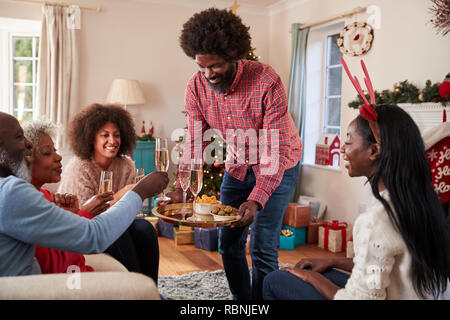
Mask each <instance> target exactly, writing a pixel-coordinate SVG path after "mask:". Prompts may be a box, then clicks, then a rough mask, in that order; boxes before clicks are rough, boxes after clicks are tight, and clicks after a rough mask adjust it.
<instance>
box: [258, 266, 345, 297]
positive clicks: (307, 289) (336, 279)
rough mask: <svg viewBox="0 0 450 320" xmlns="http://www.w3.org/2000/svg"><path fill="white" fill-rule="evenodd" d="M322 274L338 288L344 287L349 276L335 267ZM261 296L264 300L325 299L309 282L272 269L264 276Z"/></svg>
mask: <svg viewBox="0 0 450 320" xmlns="http://www.w3.org/2000/svg"><path fill="white" fill-rule="evenodd" d="M309 269H311V268H309ZM322 274H323V275H324V276H325V277H326V278H327V279H328V280H330V281H331V282H333V283H334V284H335V285H337V286H338V287H340V288H343V287H345V284H346V283H347V280H348V278H349V277H350V275H348V274H346V273H344V272H340V271H338V270H335V269H328V270H327V271H325V272H324V273H322ZM263 298H264V299H265V300H325V297H324V296H322V295H321V294H320V293H319V292H318V291H317V290H316V289H315V288H314V287H313V286H312V285H311V284H309V283H307V282H305V281H303V280H302V279H300V278H298V277H296V276H294V275H293V274H290V273H289V272H287V271H282V270H277V271H274V272H272V273H271V274H269V275H267V277H265V279H264V285H263Z"/></svg>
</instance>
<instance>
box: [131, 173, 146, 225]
mask: <svg viewBox="0 0 450 320" xmlns="http://www.w3.org/2000/svg"><path fill="white" fill-rule="evenodd" d="M144 177H145V170H144V169H143V168H136V176H135V177H134V183H138V182H139V181H140V180H142V179H143V178H144ZM145 201H148V200H147V199H145V200H144V202H145ZM136 217H137V218H145V214H144V212H142V210H140V211H139V212H138V214H137V215H136Z"/></svg>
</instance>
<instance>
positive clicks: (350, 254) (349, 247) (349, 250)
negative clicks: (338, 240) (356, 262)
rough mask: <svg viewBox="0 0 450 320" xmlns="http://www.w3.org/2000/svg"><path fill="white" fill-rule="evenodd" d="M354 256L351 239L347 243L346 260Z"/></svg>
mask: <svg viewBox="0 0 450 320" xmlns="http://www.w3.org/2000/svg"><path fill="white" fill-rule="evenodd" d="M354 256H355V251H353V239H350V240H349V241H347V254H346V257H347V258H353V257H354Z"/></svg>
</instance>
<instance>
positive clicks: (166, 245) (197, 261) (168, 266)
mask: <svg viewBox="0 0 450 320" xmlns="http://www.w3.org/2000/svg"><path fill="white" fill-rule="evenodd" d="M158 240H159V256H160V258H159V275H160V276H170V275H180V274H185V273H191V272H199V271H214V270H219V269H223V264H222V257H221V255H220V253H219V252H218V251H213V252H210V251H207V250H202V249H197V248H195V247H194V245H193V244H184V245H179V246H177V245H175V241H174V240H172V239H169V238H164V237H158ZM278 254H279V264H280V265H281V264H286V263H289V264H292V265H295V264H296V263H297V262H298V261H299V260H300V259H302V258H327V257H345V253H344V252H340V253H332V252H329V251H327V250H324V249H322V248H319V247H318V246H317V245H316V244H307V245H300V246H297V247H295V249H294V250H278ZM247 261H248V264H249V266H251V259H250V255H249V253H248V246H247Z"/></svg>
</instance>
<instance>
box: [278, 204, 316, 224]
mask: <svg viewBox="0 0 450 320" xmlns="http://www.w3.org/2000/svg"><path fill="white" fill-rule="evenodd" d="M310 213H311V207H310V206H306V205H303V204H299V203H293V202H291V203H289V204H288V206H287V208H286V212H285V213H284V217H283V224H284V225H286V226H290V227H294V228H303V227H307V226H308V225H309V220H310Z"/></svg>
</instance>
